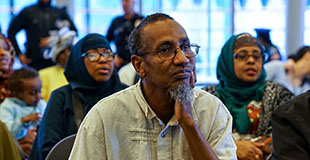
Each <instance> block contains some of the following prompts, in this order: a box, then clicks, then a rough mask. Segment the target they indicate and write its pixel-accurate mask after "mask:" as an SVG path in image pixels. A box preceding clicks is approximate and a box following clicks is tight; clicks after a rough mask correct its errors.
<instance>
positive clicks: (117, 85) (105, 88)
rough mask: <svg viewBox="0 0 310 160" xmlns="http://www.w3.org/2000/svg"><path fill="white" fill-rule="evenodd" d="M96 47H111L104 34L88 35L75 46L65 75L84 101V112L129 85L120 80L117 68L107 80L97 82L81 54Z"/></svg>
mask: <svg viewBox="0 0 310 160" xmlns="http://www.w3.org/2000/svg"><path fill="white" fill-rule="evenodd" d="M96 48H106V49H111V48H110V44H109V42H108V40H107V39H106V38H105V37H104V36H102V35H100V34H88V35H86V36H85V37H84V38H82V39H81V40H80V41H78V42H77V44H75V45H74V46H73V48H72V50H71V53H70V55H69V57H68V60H67V63H66V66H65V72H64V73H65V76H66V78H67V80H68V82H69V85H70V86H71V88H72V90H73V91H75V92H76V93H77V95H78V96H79V98H80V100H81V101H82V104H83V107H84V113H87V112H88V111H89V110H90V108H91V107H92V106H93V105H95V104H96V103H97V102H98V101H99V100H100V99H102V98H103V97H106V96H109V95H111V94H113V93H115V92H117V91H119V90H122V89H124V88H126V87H127V86H126V85H124V84H122V83H121V82H120V80H119V76H118V74H117V72H116V70H115V69H114V70H113V73H112V75H111V78H110V79H109V80H108V81H106V82H97V81H95V80H94V79H93V78H92V77H91V76H90V75H89V73H88V71H87V69H86V66H85V64H84V60H83V58H82V57H81V55H82V54H83V53H85V52H86V51H88V50H90V49H96Z"/></svg>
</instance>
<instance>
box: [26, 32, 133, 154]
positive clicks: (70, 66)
mask: <svg viewBox="0 0 310 160" xmlns="http://www.w3.org/2000/svg"><path fill="white" fill-rule="evenodd" d="M113 66H114V54H113V53H112V52H111V48H110V45H109V42H108V41H107V40H106V38H104V37H103V36H102V35H99V34H88V35H87V36H85V37H84V38H83V39H81V40H80V41H79V42H78V43H77V44H76V45H75V46H74V47H73V48H72V50H71V53H70V56H69V58H68V61H67V64H66V67H65V76H66V78H67V80H68V82H69V85H66V86H64V87H62V88H59V89H57V90H55V91H54V92H53V93H52V95H51V97H50V99H49V101H48V104H47V108H46V112H45V113H44V116H43V119H42V122H41V124H40V127H39V131H38V135H37V138H36V144H35V145H34V147H37V148H36V149H34V150H33V151H32V153H31V156H30V159H45V158H46V156H47V154H48V152H49V151H50V150H51V149H52V147H53V146H54V145H55V144H56V143H57V142H59V141H60V140H61V139H63V138H65V137H67V136H69V135H72V134H75V133H77V130H78V127H77V125H79V124H76V123H78V122H76V121H75V116H76V115H77V114H76V113H77V112H73V110H75V109H76V108H75V107H73V106H74V105H75V106H78V105H76V104H81V106H82V111H83V116H85V115H86V114H87V112H88V111H89V110H90V109H91V108H92V106H93V105H95V104H96V103H97V102H98V101H99V100H100V99H102V98H104V97H106V96H109V95H111V94H113V93H115V92H117V91H120V90H122V89H124V88H126V87H127V86H126V85H124V84H122V83H121V82H120V80H119V77H118V74H117V72H116V70H114V67H113ZM74 97H75V98H74ZM73 104H74V105H73ZM74 114H75V115H74Z"/></svg>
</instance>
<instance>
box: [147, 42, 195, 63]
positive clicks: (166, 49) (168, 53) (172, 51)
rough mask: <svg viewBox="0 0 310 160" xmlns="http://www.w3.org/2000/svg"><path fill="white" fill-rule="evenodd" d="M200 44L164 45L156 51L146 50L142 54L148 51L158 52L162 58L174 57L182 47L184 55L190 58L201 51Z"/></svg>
mask: <svg viewBox="0 0 310 160" xmlns="http://www.w3.org/2000/svg"><path fill="white" fill-rule="evenodd" d="M199 48H200V46H199V45H197V44H194V43H193V44H185V45H182V46H181V47H177V48H175V47H172V46H171V45H164V46H162V47H160V48H159V49H157V50H155V51H149V52H144V53H142V54H141V55H145V54H148V53H157V54H158V56H159V58H162V59H172V58H174V57H175V55H176V54H177V51H178V49H180V50H181V51H182V52H183V53H184V55H185V56H186V57H188V58H190V57H195V56H197V55H198V53H199Z"/></svg>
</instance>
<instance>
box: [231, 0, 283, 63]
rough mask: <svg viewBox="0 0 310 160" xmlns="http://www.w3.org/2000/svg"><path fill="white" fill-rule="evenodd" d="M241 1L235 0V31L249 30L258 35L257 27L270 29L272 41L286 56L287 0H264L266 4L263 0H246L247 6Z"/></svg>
mask: <svg viewBox="0 0 310 160" xmlns="http://www.w3.org/2000/svg"><path fill="white" fill-rule="evenodd" d="M240 2H241V1H239V0H238V1H235V2H234V4H235V5H234V6H235V17H234V24H235V33H236V34H238V33H242V32H248V33H250V34H252V35H253V36H256V32H255V30H254V29H255V28H266V29H270V30H271V31H270V39H271V41H272V42H273V43H274V45H276V46H277V47H278V48H279V50H280V53H281V55H282V57H286V53H285V29H286V27H285V24H286V1H284V0H268V1H264V2H266V3H265V4H264V5H265V6H264V5H263V3H262V2H263V1H262V0H245V6H242V5H241V3H240ZM267 2H268V3H267Z"/></svg>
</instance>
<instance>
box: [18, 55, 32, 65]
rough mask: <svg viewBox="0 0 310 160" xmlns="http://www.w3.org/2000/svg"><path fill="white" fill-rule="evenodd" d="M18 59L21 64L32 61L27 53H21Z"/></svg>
mask: <svg viewBox="0 0 310 160" xmlns="http://www.w3.org/2000/svg"><path fill="white" fill-rule="evenodd" d="M18 59H19V61H20V63H21V64H29V63H30V62H31V59H29V58H27V56H26V55H25V54H19V55H18Z"/></svg>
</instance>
